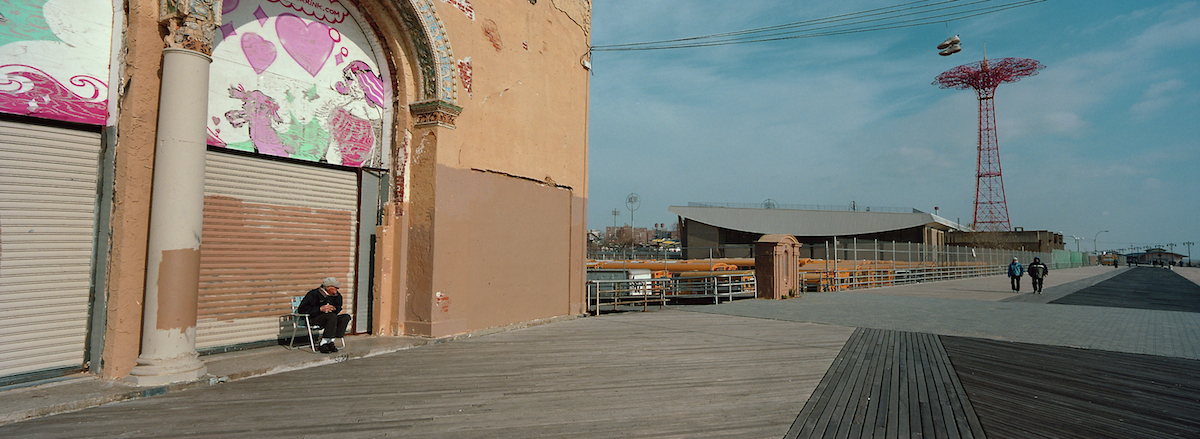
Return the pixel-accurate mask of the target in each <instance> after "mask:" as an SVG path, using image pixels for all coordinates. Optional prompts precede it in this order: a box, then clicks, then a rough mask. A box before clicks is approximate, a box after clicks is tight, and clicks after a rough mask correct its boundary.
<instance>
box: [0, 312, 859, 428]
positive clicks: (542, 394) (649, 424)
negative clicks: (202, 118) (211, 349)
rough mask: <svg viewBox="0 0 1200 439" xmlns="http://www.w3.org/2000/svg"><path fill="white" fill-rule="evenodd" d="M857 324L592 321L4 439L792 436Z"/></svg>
mask: <svg viewBox="0 0 1200 439" xmlns="http://www.w3.org/2000/svg"><path fill="white" fill-rule="evenodd" d="M853 331H854V328H846V327H840V326H831V325H820V324H811V323H796V322H784V321H772V320H762V319H752V318H745V317H734V316H719V315H707V314H698V313H690V312H683V311H669V310H668V311H662V312H654V313H630V314H623V315H609V316H605V317H601V318H583V319H577V320H572V321H567V322H561V323H556V324H553V325H546V326H538V327H532V328H526V329H522V330H517V331H511V332H505V333H499V334H493V335H489V336H486V337H479V338H472V339H464V340H458V341H454V342H451V343H444V344H438V345H431V346H426V347H421V348H416V349H410V350H407V351H401V352H397V353H395V354H387V355H381V356H378V357H371V358H364V359H359V360H355V361H350V362H346V363H339V364H333V365H329V366H323V367H320V368H314V369H307V370H299V371H294V372H288V373H282V374H278V375H272V376H266V377H260V378H255V379H250V380H244V381H236V382H231V383H227V384H222V385H219V386H214V387H209V388H205V389H197V390H194V391H187V392H179V393H171V394H167V395H163V396H160V397H154V398H144V399H139V400H135V401H129V402H125V403H119V404H112V405H108V406H103V407H98V408H94V409H89V410H85V411H80V412H75V413H67V414H62V415H55V416H50V417H46V418H40V419H35V420H31V421H26V422H21V423H17V424H12V425H7V426H4V427H0V437H46V438H55V437H220V438H226V437H248V438H260V437H337V438H354V437H369V438H375V437H421V438H532V437H588V438H616V437H688V438H691V437H729V438H779V437H781V436H783V435H784V433H786V432H787V429H788V426H789V425H791V423H792V421H793V420H794V419H795V418H796V413H799V412H800V409H801V407H802V406H803V404H804V401H805V400H806V399H807V398H808V395H809V394H810V393H811V392H812V390H813V389H814V388H816V386H817V383H819V382H820V380H821V376H822V375H824V373H825V370H826V369H827V368H828V367H829V365H830V364H831V363H833V360H834V358H835V357H836V356H837V355H838V352H839V351H840V350H841V348H842V345H843V344H844V343H845V342H846V340H847V339H848V338H849V337H850V335H851V334H852V333H853Z"/></svg>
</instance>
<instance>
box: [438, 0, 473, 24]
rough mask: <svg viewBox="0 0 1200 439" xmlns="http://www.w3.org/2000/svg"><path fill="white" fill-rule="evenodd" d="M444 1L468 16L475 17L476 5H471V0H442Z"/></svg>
mask: <svg viewBox="0 0 1200 439" xmlns="http://www.w3.org/2000/svg"><path fill="white" fill-rule="evenodd" d="M442 3H446V4H449V5H450V6H454V7H456V8H458V10H460V11H462V12H463V14H466V15H467V17H468V18H470V19H472V20H474V19H475V7H474V6H471V0H442Z"/></svg>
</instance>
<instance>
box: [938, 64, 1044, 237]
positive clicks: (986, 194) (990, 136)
mask: <svg viewBox="0 0 1200 439" xmlns="http://www.w3.org/2000/svg"><path fill="white" fill-rule="evenodd" d="M1043 68H1046V66H1045V65H1042V63H1040V62H1037V61H1035V60H1032V59H1026V58H1000V59H997V60H992V61H988V59H987V57H984V58H983V61H978V62H973V63H970V64H964V65H961V66H958V67H955V68H953V69H950V70H947V71H945V72H942V74H940V75H938V76H937V79H936V80H935V81H933V85H936V86H938V87H941V88H953V89H958V90H966V89H968V88H970V89H974V90H975V94H976V95H977V96H978V97H979V160H978V164H977V167H976V172H975V175H976V180H975V218H974V225H975V230H978V231H984V232H1007V231H1010V230H1012V225H1011V224H1010V223H1009V221H1008V204H1007V203H1006V202H1005V201H1004V177H1003V176H1002V175H1001V173H1000V145H999V142H998V141H997V140H996V108H995V106H994V105H993V104H992V97H993V96H995V94H996V87H999V86H1000V84H1003V83H1006V82H1017V81H1020V80H1021V78H1024V77H1026V76H1033V75H1036V74H1038V70H1041V69H1043Z"/></svg>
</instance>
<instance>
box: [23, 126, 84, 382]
mask: <svg viewBox="0 0 1200 439" xmlns="http://www.w3.org/2000/svg"><path fill="white" fill-rule="evenodd" d="M100 144H101V143H100V134H99V133H95V132H85V131H76V130H70V129H64V128H55V127H45V126H38V125H28V124H19V123H12V122H8V121H0V340H4V342H3V343H0V377H9V376H12V375H19V374H29V373H35V372H41V371H50V370H59V369H75V370H78V369H81V368H82V367H83V361H84V349H85V347H86V341H87V333H88V306H89V293H90V289H91V271H92V259H93V258H92V250H93V247H94V243H95V229H96V225H95V222H96V182H97V176H98V172H99V171H98V167H99V155H100Z"/></svg>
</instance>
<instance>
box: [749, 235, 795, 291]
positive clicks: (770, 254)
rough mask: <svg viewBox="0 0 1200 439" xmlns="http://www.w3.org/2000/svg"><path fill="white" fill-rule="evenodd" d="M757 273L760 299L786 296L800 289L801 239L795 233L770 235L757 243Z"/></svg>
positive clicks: (755, 249) (755, 269)
mask: <svg viewBox="0 0 1200 439" xmlns="http://www.w3.org/2000/svg"><path fill="white" fill-rule="evenodd" d="M754 277H755V279H757V282H758V287H757V290H756V291H757V294H756V297H758V298H759V299H783V298H784V296H790V295H794V294H796V293H798V292H799V291H800V242H799V241H796V237H794V236H791V235H766V236H763V237H762V238H760V239H759V240H758V242H755V243H754Z"/></svg>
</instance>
